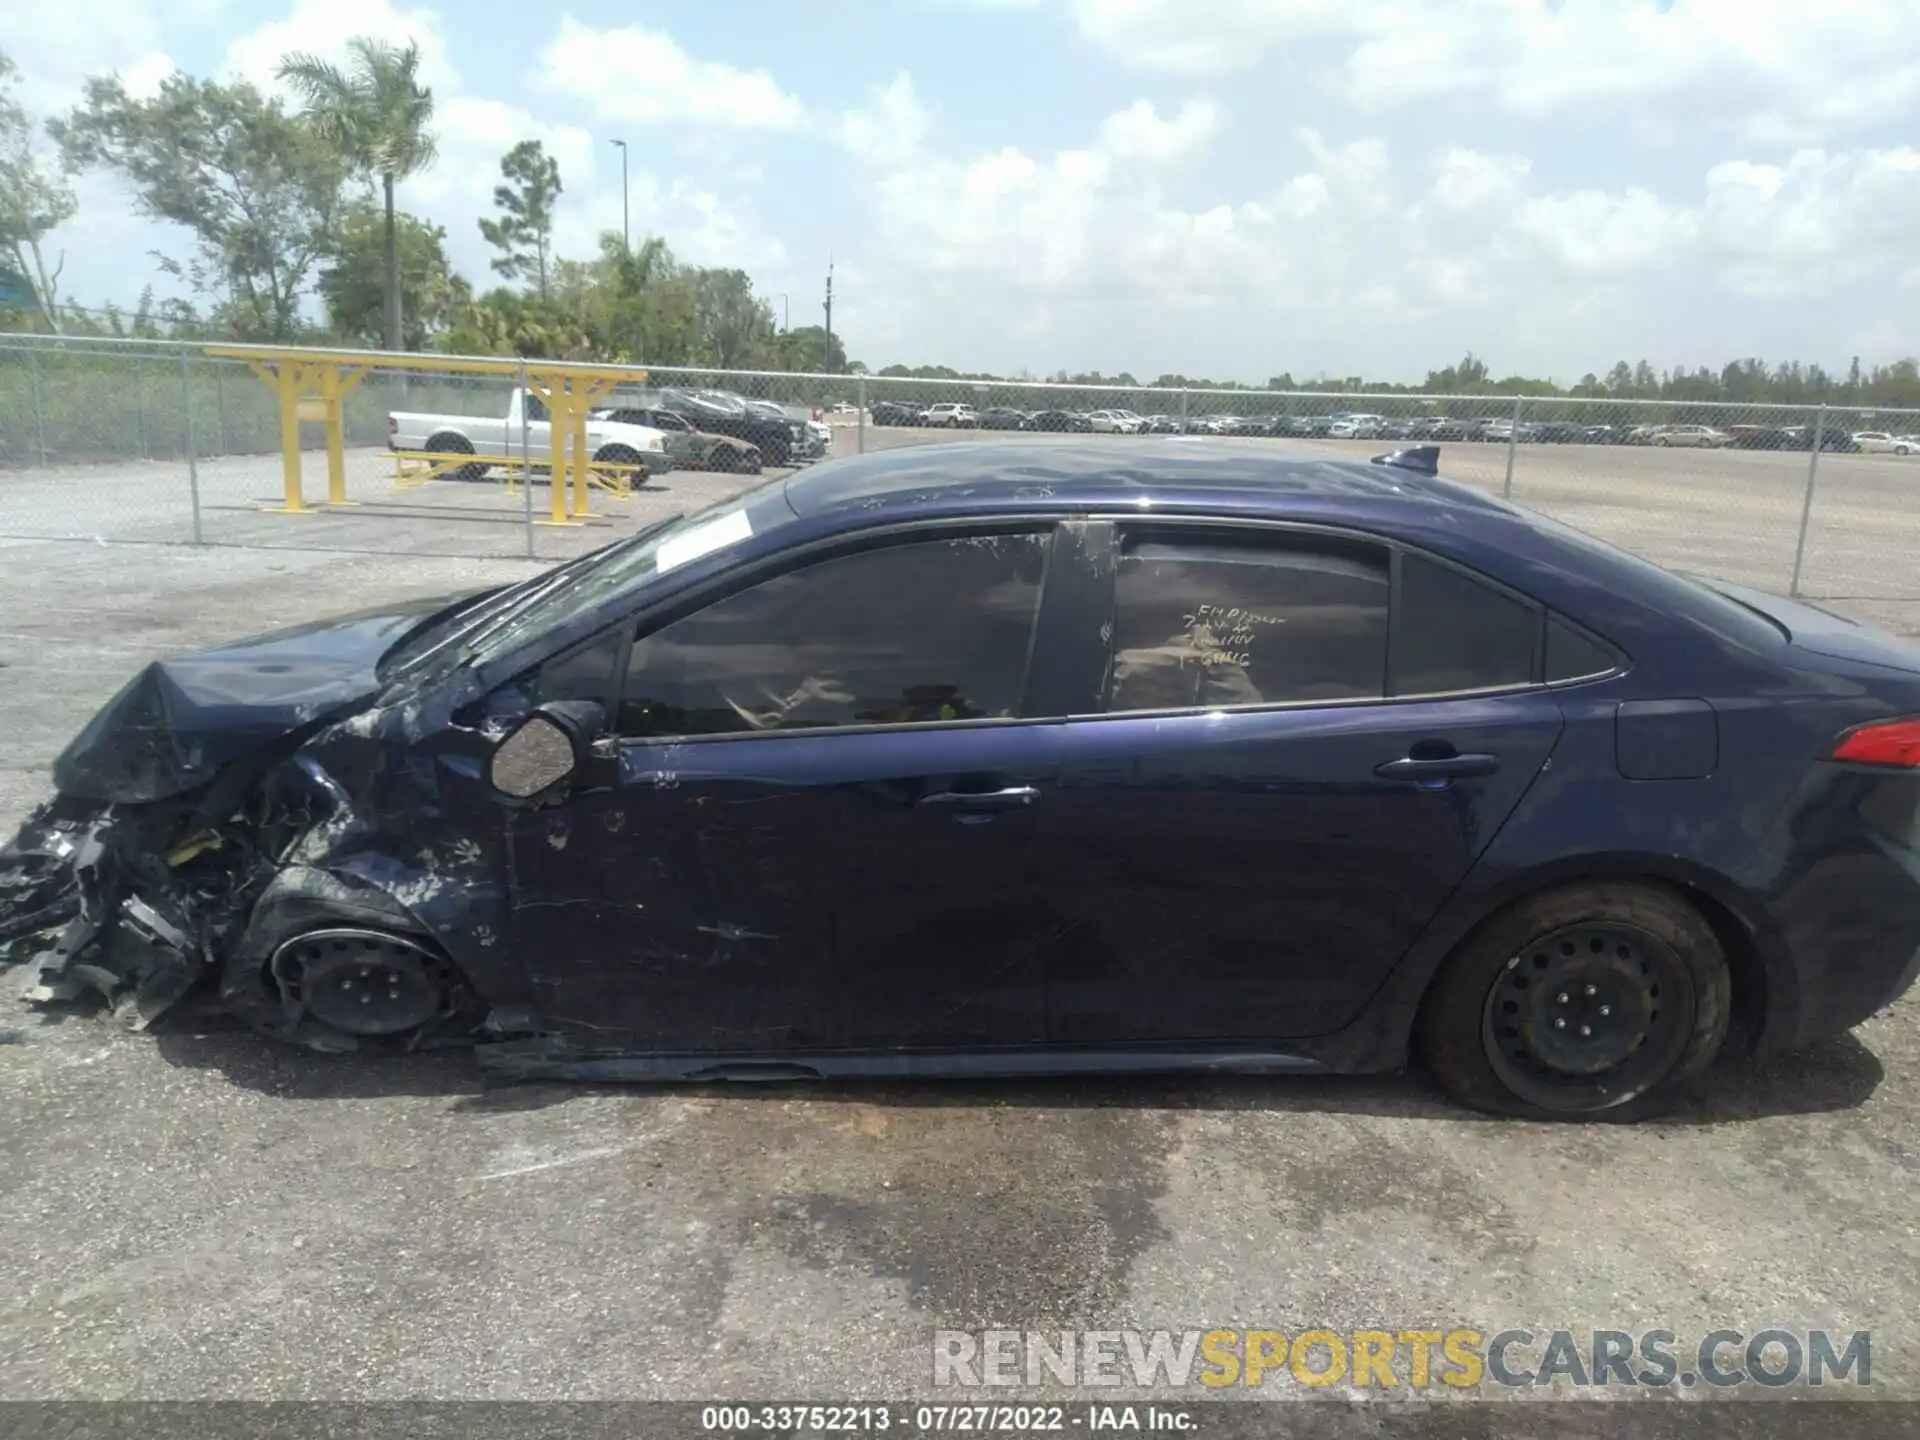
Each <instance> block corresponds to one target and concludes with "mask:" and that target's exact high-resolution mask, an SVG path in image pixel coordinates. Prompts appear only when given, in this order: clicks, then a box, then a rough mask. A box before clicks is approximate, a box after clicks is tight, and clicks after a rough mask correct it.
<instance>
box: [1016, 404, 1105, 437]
mask: <svg viewBox="0 0 1920 1440" xmlns="http://www.w3.org/2000/svg"><path fill="white" fill-rule="evenodd" d="M1027 429H1029V430H1057V431H1066V432H1069V433H1072V434H1078V435H1091V434H1092V433H1093V421H1092V420H1090V419H1088V418H1087V417H1086V416H1085V415H1082V414H1080V413H1079V412H1078V411H1077V410H1036V411H1034V412H1033V414H1031V415H1029V416H1028V417H1027Z"/></svg>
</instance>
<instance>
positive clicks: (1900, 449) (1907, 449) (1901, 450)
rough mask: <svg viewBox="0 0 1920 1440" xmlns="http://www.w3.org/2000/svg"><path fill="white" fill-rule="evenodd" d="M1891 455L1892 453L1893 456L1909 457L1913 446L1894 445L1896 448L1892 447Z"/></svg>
mask: <svg viewBox="0 0 1920 1440" xmlns="http://www.w3.org/2000/svg"><path fill="white" fill-rule="evenodd" d="M1893 453H1894V454H1896V455H1911V454H1913V446H1911V445H1896V446H1894V447H1893Z"/></svg>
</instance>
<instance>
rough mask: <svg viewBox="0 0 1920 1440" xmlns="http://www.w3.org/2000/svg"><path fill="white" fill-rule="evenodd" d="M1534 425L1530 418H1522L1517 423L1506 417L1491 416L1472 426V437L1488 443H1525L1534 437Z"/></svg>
mask: <svg viewBox="0 0 1920 1440" xmlns="http://www.w3.org/2000/svg"><path fill="white" fill-rule="evenodd" d="M1535 430H1536V427H1535V425H1534V424H1533V422H1532V421H1531V420H1522V421H1520V422H1519V423H1518V424H1515V423H1514V421H1513V420H1512V419H1510V418H1508V417H1504V416H1497V415H1496V416H1492V417H1490V418H1488V419H1485V420H1482V421H1481V422H1480V423H1479V424H1478V425H1477V426H1475V427H1474V430H1473V435H1472V438H1473V439H1475V440H1484V441H1486V442H1488V443H1489V444H1499V445H1505V444H1508V443H1509V442H1511V443H1513V444H1516V445H1525V444H1527V443H1528V442H1529V441H1531V440H1532V439H1533V438H1534V434H1535Z"/></svg>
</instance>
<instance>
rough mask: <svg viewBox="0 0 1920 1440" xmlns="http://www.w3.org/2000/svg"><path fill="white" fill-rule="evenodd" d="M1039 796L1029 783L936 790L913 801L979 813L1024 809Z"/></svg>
mask: <svg viewBox="0 0 1920 1440" xmlns="http://www.w3.org/2000/svg"><path fill="white" fill-rule="evenodd" d="M1039 798H1040V792H1039V790H1037V789H1036V788H1034V787H1033V786H1031V785H1012V786H1009V787H1008V788H1007V789H1005V790H936V791H935V792H934V793H933V794H931V795H922V796H921V797H920V799H919V800H918V801H917V802H915V803H917V804H918V805H920V806H922V807H925V808H934V807H939V808H943V809H947V810H957V811H959V812H960V813H962V814H979V813H981V812H983V811H988V810H1024V809H1025V808H1026V807H1027V806H1029V805H1032V804H1034V803H1035V802H1036V801H1038V800H1039Z"/></svg>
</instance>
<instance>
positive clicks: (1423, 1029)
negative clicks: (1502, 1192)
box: [1415, 881, 1732, 1121]
mask: <svg viewBox="0 0 1920 1440" xmlns="http://www.w3.org/2000/svg"><path fill="white" fill-rule="evenodd" d="M1731 998H1732V990H1731V980H1730V978H1729V976H1728V971H1727V963H1726V956H1725V953H1724V952H1723V950H1722V948H1721V945H1720V942H1719V940H1718V939H1717V938H1716V937H1715V935H1714V933H1713V929H1712V927H1711V926H1709V925H1708V924H1707V922H1706V920H1705V918H1704V917H1703V916H1702V915H1701V914H1700V913H1699V911H1697V910H1695V909H1694V908H1693V907H1692V906H1691V905H1689V904H1688V903H1687V902H1686V901H1685V900H1684V899H1682V898H1681V897H1680V896H1679V895H1678V894H1677V893H1675V892H1673V891H1670V890H1666V889H1663V888H1660V887H1657V886H1650V885H1638V884H1631V883H1624V882H1617V881H1605V882H1595V883H1591V884H1581V885H1573V886H1569V887H1567V888H1565V889H1561V890H1554V891H1549V892H1547V893H1545V894H1542V895H1536V896H1534V897H1532V898H1530V899H1527V900H1523V901H1521V902H1519V903H1518V904H1516V905H1514V906H1513V907H1511V908H1510V909H1508V910H1506V911H1504V912H1502V913H1501V914H1500V915H1498V916H1496V917H1495V918H1494V919H1493V920H1491V921H1490V922H1488V923H1487V924H1486V925H1484V926H1482V927H1481V929H1480V930H1479V931H1477V932H1476V933H1475V934H1474V935H1473V936H1472V937H1471V938H1470V939H1468V940H1467V941H1466V942H1465V943H1464V944H1463V945H1462V946H1461V947H1460V949H1459V950H1457V951H1456V952H1455V953H1454V954H1453V956H1452V957H1451V958H1450V959H1449V960H1448V962H1447V964H1446V966H1445V968H1444V969H1443V970H1442V971H1441V973H1440V975H1439V977H1438V978H1437V979H1436V980H1435V982H1434V985H1433V988H1432V989H1431V990H1430V991H1429V992H1428V994H1427V998H1426V1001H1425V1003H1424V1004H1423V1006H1422V1007H1421V1013H1420V1020H1419V1024H1418V1027H1417V1033H1416V1037H1415V1048H1416V1051H1417V1053H1418V1055H1419V1058H1420V1060H1421V1062H1422V1063H1423V1064H1424V1065H1425V1066H1426V1068H1427V1070H1428V1071H1429V1073H1431V1074H1432V1076H1433V1077H1434V1079H1435V1080H1437V1081H1438V1082H1439V1083H1440V1085H1441V1087H1442V1088H1443V1089H1445V1090H1446V1091H1447V1092H1448V1093H1449V1094H1450V1095H1452V1096H1453V1097H1454V1098H1455V1099H1457V1100H1459V1101H1461V1102H1462V1103H1464V1104H1466V1105H1470V1106H1472V1107H1473V1108H1474V1109H1476V1110H1487V1111H1492V1112H1493V1113H1495V1114H1502V1115H1520V1116H1526V1117H1529V1118H1533V1119H1548V1120H1611V1121H1626V1120H1637V1119H1640V1118H1642V1117H1643V1116H1646V1115H1650V1114H1656V1113H1658V1112H1659V1111H1661V1110H1664V1109H1666V1108H1668V1107H1669V1106H1671V1105H1672V1104H1674V1103H1675V1102H1676V1101H1677V1100H1679V1099H1680V1098H1681V1097H1682V1095H1683V1094H1684V1092H1685V1087H1686V1084H1687V1082H1688V1081H1689V1080H1691V1079H1692V1078H1693V1077H1694V1076H1696V1075H1698V1074H1699V1073H1700V1072H1701V1071H1702V1070H1704V1069H1705V1068H1706V1067H1707V1065H1708V1064H1710V1063H1711V1062H1712V1060H1713V1058H1714V1056H1715V1055H1716V1054H1717V1053H1718V1052H1719V1050H1720V1046H1721V1044H1722V1042H1723V1041H1724V1040H1725V1039H1726V1033H1727V1021H1728V1015H1729V1011H1730V1008H1731Z"/></svg>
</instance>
